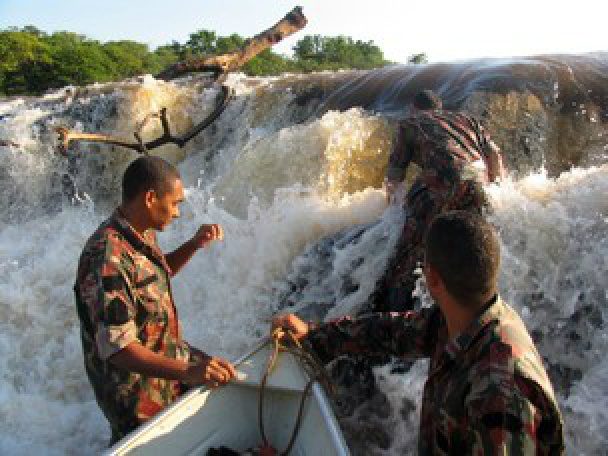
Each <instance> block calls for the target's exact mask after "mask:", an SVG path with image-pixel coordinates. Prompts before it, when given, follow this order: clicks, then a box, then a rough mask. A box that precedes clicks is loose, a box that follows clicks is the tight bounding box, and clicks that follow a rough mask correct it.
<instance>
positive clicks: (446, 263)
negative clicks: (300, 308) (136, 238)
mask: <svg viewBox="0 0 608 456" xmlns="http://www.w3.org/2000/svg"><path fill="white" fill-rule="evenodd" d="M424 253H425V264H424V276H425V280H426V283H427V286H428V289H429V292H430V294H431V296H432V297H433V299H434V301H435V303H436V305H434V306H432V307H430V308H422V309H420V310H418V311H409V312H400V313H398V312H386V313H372V314H368V315H363V316H360V317H358V318H357V319H352V318H349V317H344V318H341V319H338V320H335V321H333V322H329V323H324V324H320V325H318V324H307V323H304V322H303V321H301V320H300V319H299V318H297V317H296V316H295V315H281V316H277V317H275V318H274V320H273V327H274V328H282V329H284V330H288V331H291V332H292V334H294V335H295V337H297V338H299V339H301V340H305V341H306V342H308V343H309V344H310V345H311V346H312V348H313V349H314V351H315V352H316V353H317V354H318V355H319V356H320V358H321V360H323V361H325V362H327V361H329V360H331V359H334V358H336V357H337V356H340V355H345V354H357V355H370V356H371V355H394V356H398V357H402V358H404V359H416V358H430V365H429V372H428V377H427V380H426V383H425V386H424V393H423V397H422V410H421V418H420V435H419V444H418V449H419V454H421V455H470V454H471V455H482V454H501V455H503V454H505V455H506V454H508V455H534V454H535V455H560V454H563V451H564V441H563V424H562V418H561V414H560V411H559V407H558V404H557V401H556V399H555V394H554V392H553V388H552V386H551V382H550V381H549V378H548V376H547V374H546V372H545V369H544V367H543V362H542V359H541V357H540V355H539V354H538V352H537V350H536V348H535V346H534V343H533V341H532V339H531V338H530V336H529V334H528V332H527V330H526V328H525V326H524V323H523V322H522V320H521V319H520V317H519V316H518V315H517V313H516V312H515V311H514V310H513V309H512V308H511V307H510V306H509V305H508V304H506V303H505V302H504V301H502V300H501V298H500V296H498V294H497V282H498V272H499V266H500V246H499V241H498V236H497V235H496V233H495V231H494V229H493V228H492V226H491V225H490V224H488V223H487V222H485V221H484V220H483V218H482V217H481V216H479V215H476V214H473V213H470V212H467V211H451V212H446V213H444V214H441V215H439V216H437V217H436V218H435V219H434V221H433V222H432V224H431V226H430V228H429V230H428V234H427V236H426V246H425V252H424Z"/></svg>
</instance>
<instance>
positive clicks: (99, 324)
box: [74, 210, 190, 441]
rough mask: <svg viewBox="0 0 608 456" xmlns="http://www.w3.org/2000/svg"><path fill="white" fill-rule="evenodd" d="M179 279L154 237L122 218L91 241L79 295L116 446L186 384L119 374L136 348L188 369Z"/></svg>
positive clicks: (89, 359)
mask: <svg viewBox="0 0 608 456" xmlns="http://www.w3.org/2000/svg"><path fill="white" fill-rule="evenodd" d="M170 276H171V271H170V268H169V266H168V264H167V262H166V260H165V256H164V255H163V254H162V253H161V251H160V250H159V248H158V246H157V245H156V238H155V234H154V232H153V231H151V230H150V231H147V232H146V235H145V237H144V238H142V237H141V236H140V235H139V234H138V233H137V232H136V231H134V230H133V228H131V226H130V225H129V224H128V222H127V221H126V220H125V219H124V218H123V217H122V216H121V215H120V212H119V211H118V210H117V211H115V212H114V214H113V215H112V216H111V217H110V218H109V219H108V220H106V221H105V222H104V223H102V224H101V226H100V227H99V228H98V229H97V231H96V232H95V233H94V234H93V235H92V236H91V238H90V239H89V240H88V241H87V243H86V245H85V247H84V250H83V252H82V255H81V257H80V262H79V265H78V273H77V279H76V285H75V286H74V291H75V294H76V304H77V310H78V315H79V318H80V322H81V338H82V346H83V353H84V361H85V369H86V372H87V375H88V377H89V380H90V382H91V385H92V386H93V390H94V391H95V397H96V399H97V402H98V403H99V406H100V407H101V409H102V411H103V413H104V414H105V416H106V417H107V419H108V421H109V422H110V426H111V428H112V440H113V441H116V440H118V439H119V438H121V437H123V436H124V435H125V434H127V433H128V432H130V431H132V430H133V429H134V428H135V427H137V426H138V425H139V424H141V423H142V422H143V421H145V420H147V419H148V418H150V417H152V416H154V415H155V414H156V413H158V412H159V411H160V410H162V409H164V408H165V407H166V406H167V405H169V404H170V403H171V402H173V401H174V400H175V399H176V398H177V396H178V395H179V394H180V392H181V386H180V384H179V382H177V381H174V380H164V379H160V378H153V377H148V376H145V375H141V374H137V373H134V372H129V371H126V370H123V369H120V368H118V367H116V366H115V365H114V364H112V363H111V362H109V361H108V359H109V358H110V357H111V356H112V355H114V354H115V353H117V352H118V351H120V350H122V349H123V348H124V347H126V346H127V345H128V344H130V343H131V342H134V341H136V342H138V343H140V344H141V345H143V346H144V347H146V348H148V349H150V350H151V351H153V352H155V353H159V354H162V355H164V356H167V357H169V358H174V359H181V360H184V361H188V360H189V358H190V355H189V346H188V345H187V344H186V343H185V342H184V341H183V340H182V336H181V330H180V326H179V322H178V319H177V311H176V309H175V305H174V303H173V297H172V295H171V286H170V282H169V279H170Z"/></svg>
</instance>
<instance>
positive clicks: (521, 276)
mask: <svg viewBox="0 0 608 456" xmlns="http://www.w3.org/2000/svg"><path fill="white" fill-rule="evenodd" d="M245 82H246V81H244V80H243V79H239V78H235V80H234V81H233V84H234V86H235V87H236V88H237V94H238V97H237V100H236V101H235V103H234V104H233V105H232V106H231V107H230V108H229V110H228V111H227V112H226V113H225V114H223V115H222V116H223V117H221V120H220V122H218V125H217V127H216V130H215V132H213V133H211V132H209V133H207V132H206V133H205V134H203V135H202V136H201V138H199V139H197V140H195V141H193V144H191V145H189V146H188V147H187V148H186V150H185V151H180V152H179V154H177V155H174V157H176V159H177V160H181V162H180V165H179V167H180V171H181V172H182V175H183V177H184V181H185V188H186V201H185V203H184V204H183V205H182V208H181V209H182V216H181V218H180V219H179V220H177V221H176V222H175V223H174V224H173V225H171V227H169V228H168V229H167V231H166V232H164V233H162V234H161V235H160V244H161V246H162V247H163V248H164V249H165V250H171V249H172V248H174V247H176V246H178V245H179V244H180V243H181V242H183V241H185V240H187V239H188V238H189V236H191V235H192V234H193V233H194V231H195V230H196V229H197V227H198V226H199V225H200V224H201V223H211V222H213V223H220V224H222V226H223V227H224V230H225V240H224V241H223V242H221V243H215V244H213V245H211V246H210V247H209V248H208V249H206V251H202V252H199V253H198V254H197V255H196V256H195V257H194V258H193V259H192V260H191V261H190V263H189V264H188V265H187V266H186V268H185V269H184V270H183V271H181V272H180V274H179V275H178V276H177V277H176V278H175V280H174V294H175V299H176V302H177V307H178V312H179V316H180V319H181V321H182V325H183V328H184V333H185V337H186V339H187V340H188V341H190V342H192V343H193V344H195V345H197V346H199V347H201V348H202V349H204V350H206V351H208V352H210V353H214V354H219V355H223V356H226V357H229V358H236V357H238V356H239V355H240V354H242V353H243V352H244V351H245V350H246V349H247V348H248V347H250V346H252V345H253V344H254V343H255V341H256V340H257V339H259V338H260V337H262V336H264V335H265V334H266V332H267V331H268V326H269V324H268V320H269V318H270V317H271V315H272V314H273V312H275V311H276V310H277V309H278V308H279V307H280V306H279V303H278V302H277V298H278V296H280V295H281V294H282V293H284V291H285V287H286V283H288V282H289V280H288V278H289V277H296V276H302V274H308V276H306V277H317V278H318V280H319V282H318V283H309V284H308V285H307V286H304V287H302V288H301V290H300V293H301V294H300V296H299V302H300V303H302V304H306V305H307V306H310V305H312V303H314V302H316V301H318V298H319V296H321V295H323V296H325V297H327V296H330V297H331V301H332V302H335V306H334V307H332V308H331V309H323V310H322V311H321V313H322V314H323V315H326V316H337V315H342V314H345V313H354V312H356V311H357V309H359V308H361V306H362V305H363V304H364V303H365V299H366V297H367V295H368V294H369V292H371V290H372V287H373V284H374V280H375V278H376V277H378V276H379V275H380V273H381V270H382V267H383V266H384V264H385V263H386V260H387V255H388V248H389V246H390V245H391V243H392V242H394V240H395V239H396V235H397V232H398V220H399V214H397V213H395V210H394V209H389V210H386V208H385V203H384V194H383V193H382V191H381V190H380V189H379V188H376V187H377V186H378V183H379V176H381V175H382V173H383V168H382V164H381V163H382V161H383V160H386V154H387V152H388V148H389V147H390V128H389V127H388V125H387V123H386V121H385V120H384V119H383V118H382V117H381V116H377V115H372V114H368V113H366V112H365V111H362V110H359V109H351V110H348V111H345V112H342V113H339V112H328V113H326V114H324V115H323V116H322V117H320V118H311V119H310V120H307V121H305V122H294V121H290V120H289V115H287V114H288V113H287V114H286V113H285V108H279V107H278V106H279V105H280V104H281V103H283V102H284V103H287V102H289V101H290V99H291V95H290V94H289V93H281V94H279V95H276V96H275V97H274V98H273V100H274V103H268V102H267V101H265V100H264V99H263V98H260V97H259V96H258V97H256V94H255V91H252V90H251V87H249V86H247V84H245ZM273 83H274V80H273V79H268V80H256V84H261V85H262V86H268V87H266V89H267V90H271V89H270V88H269V87H270V86H272V84H273ZM142 90H143V91H144V92H145V98H144V99H145V100H146V101H145V102H143V101H141V102H140V103H143V104H142V106H143V108H141V109H140V108H133V103H135V102H136V101H134V100H139V99H140V98H139V95H137V94H138V93H139V92H140V91H142ZM102 92H103V97H102V96H101V95H100V93H102ZM193 94H198V95H193ZM189 95H192V96H193V97H194V98H188V96H189ZM212 95H213V93H212V92H210V91H196V90H194V89H193V88H192V87H189V86H188V85H187V84H184V85H182V86H179V85H173V84H164V83H156V82H155V81H150V80H149V79H147V80H144V81H143V82H140V83H133V84H131V85H123V86H117V87H113V86H111V87H106V88H105V89H104V90H103V91H102V90H101V89H99V90H98V91H95V90H93V91H92V94H91V95H90V97H89V98H85V100H87V99H88V102H86V103H85V102H82V101H66V100H65V99H64V97H63V95H61V94H55V95H54V98H53V97H52V96H51V97H50V98H51V100H50V101H49V102H48V103H46V104H43V103H40V102H32V101H11V102H5V103H0V113H2V115H3V116H4V117H2V118H0V137H1V138H3V139H11V140H13V141H15V142H17V143H19V144H20V145H22V149H14V148H6V147H4V148H0V158H1V160H0V161H1V162H2V163H3V167H2V171H3V173H4V174H2V176H3V177H2V178H3V181H4V184H2V185H1V190H2V192H3V195H2V197H1V199H0V201H1V202H2V205H3V206H2V211H3V212H4V213H6V214H8V217H6V218H5V219H4V220H2V221H1V222H0V227H1V228H0V353H1V354H2V356H0V372H2V374H1V376H0V454H17V455H19V454H22V455H29V454H36V453H40V454H96V453H98V452H99V451H100V450H101V449H103V448H104V446H105V445H106V443H107V441H108V440H109V437H110V433H109V427H108V425H107V423H106V421H105V419H104V417H103V415H102V414H101V412H100V410H99V409H98V407H97V405H96V403H95V400H94V397H93V393H92V390H91V388H90V386H89V384H88V381H87V378H86V375H85V372H84V367H83V360H82V351H81V345H80V338H79V325H78V318H77V315H76V312H75V308H74V301H73V296H72V286H73V281H74V274H75V270H76V264H77V259H78V256H79V254H80V250H81V248H82V246H83V244H84V242H85V241H86V239H87V238H88V236H89V235H90V234H91V233H92V232H93V231H94V229H95V228H96V227H97V225H98V224H99V223H100V222H101V221H102V220H103V219H104V218H105V217H106V216H107V215H108V212H109V210H110V209H111V207H112V206H113V204H114V203H115V202H116V201H117V195H118V191H119V179H117V176H118V177H119V176H120V174H121V172H122V169H124V166H126V164H127V163H128V161H129V160H130V159H132V158H133V156H134V155H132V154H129V153H125V152H122V151H120V150H118V149H114V150H109V149H104V148H103V146H102V147H84V148H82V149H80V152H79V153H80V154H81V155H80V156H81V161H80V162H79V164H80V166H82V167H83V168H82V169H84V170H85V171H84V172H81V173H75V174H74V176H73V180H74V182H75V183H76V186H77V188H78V189H80V190H81V193H80V194H79V196H78V198H79V199H80V200H81V203H80V204H77V205H72V204H71V202H70V201H69V199H67V198H66V197H62V196H61V192H60V191H58V189H57V185H56V184H54V183H53V182H55V181H54V180H53V179H56V177H54V176H56V174H61V173H64V172H65V170H66V169H67V165H66V163H65V159H63V158H61V157H57V156H55V155H54V154H53V149H52V147H51V146H50V144H51V143H50V142H49V140H50V138H51V134H50V133H49V126H50V125H53V124H56V123H59V122H60V120H61V121H65V119H77V118H78V115H80V114H81V113H82V112H88V113H89V114H88V115H89V117H86V116H85V118H84V119H83V120H78V122H80V124H78V122H76V121H74V125H75V126H76V127H77V128H78V125H80V128H82V129H85V130H87V131H90V130H91V128H92V126H93V125H95V124H96V123H97V124H99V125H101V126H100V127H99V128H100V129H103V128H105V127H108V128H109V129H110V127H112V128H111V130H113V129H114V128H116V129H118V130H121V129H125V130H128V129H129V128H130V125H131V123H130V122H132V121H133V119H132V117H133V116H135V117H137V116H141V115H144V114H145V112H144V111H146V110H147V109H150V107H151V106H157V105H159V103H165V102H166V101H167V100H172V99H173V98H175V97H177V98H179V99H182V100H186V99H194V100H195V101H194V102H189V103H186V104H184V106H174V107H173V109H174V110H175V114H174V115H175V116H176V119H182V120H178V125H180V126H183V125H186V124H187V123H188V121H187V119H188V115H189V114H193V115H194V114H195V115H196V116H204V112H205V109H206V108H207V106H205V107H199V106H198V105H197V103H200V104H204V103H205V100H209V99H212ZM157 98H158V99H157ZM159 100H160V101H159ZM277 100H278V101H277ZM87 103H88V106H89V107H90V109H89V108H87V107H86V106H87ZM75 104H77V105H78V110H76V108H74V105H75ZM106 104H111V105H115V106H117V107H118V109H117V112H118V113H119V114H118V115H117V117H112V119H111V121H107V120H105V121H104V119H105V117H104V116H105V115H106V113H107V111H108V110H107V108H104V106H106ZM127 107H128V109H127ZM204 108H205V109H204ZM66 109H72V111H69V112H68V113H67V114H66ZM87 109H89V110H88V111H87ZM74 111H78V114H73V112H74ZM91 113H92V114H91ZM95 113H100V114H95ZM120 113H128V114H120ZM277 113H283V114H282V115H279V114H277ZM70 116H72V117H70ZM96 116H97V117H96ZM104 122H105V123H104ZM230 131H232V133H229V132H230ZM210 150H213V151H214V152H215V154H214V155H213V156H210V155H209V151H210ZM168 153H169V152H168ZM172 153H174V154H175V151H173V152H172ZM86 154H89V155H86ZM95 154H97V155H95ZM159 154H162V151H161V152H159ZM82 157H84V158H82ZM100 164H103V165H104V166H103V167H100V166H99V165H100ZM607 178H608V165H603V166H600V167H591V168H586V169H573V170H572V171H570V172H567V173H563V174H562V175H560V176H559V177H558V178H555V179H550V178H548V177H547V176H546V175H545V174H544V173H542V172H535V173H532V174H529V175H528V176H525V177H523V178H521V179H518V180H507V181H505V182H503V183H501V184H500V185H495V186H492V187H490V188H489V192H490V195H491V200H492V206H493V215H492V216H491V218H492V221H493V222H494V223H495V224H496V225H497V227H498V228H499V230H500V232H501V239H502V245H503V269H502V275H501V291H502V294H503V296H504V298H505V299H506V300H507V301H509V302H510V303H511V304H512V305H513V306H514V307H515V308H516V309H518V310H519V312H520V313H521V315H522V317H523V318H524V320H525V321H526V323H527V325H528V328H529V329H530V331H531V332H533V334H535V338H536V339H537V340H538V346H539V349H540V351H541V353H542V355H543V356H544V357H545V359H546V360H547V362H548V364H549V365H550V367H549V372H550V375H551V377H552V379H553V380H554V383H555V386H556V390H557V392H558V398H559V401H560V404H561V406H562V411H563V413H564V418H565V421H566V428H567V446H568V452H569V453H570V454H602V452H604V451H605V448H606V447H607V446H608V441H607V436H608V419H607V417H606V413H607V412H606V410H608V408H607V406H608V403H607V402H606V397H608V382H607V380H608V361H606V359H605V357H604V356H603V353H605V352H606V349H607V348H608V347H607V340H606V339H607V336H606V335H605V327H606V324H605V321H606V318H607V315H606V312H607V301H608V297H607V292H606V286H605V273H606V269H607V268H606V261H607V260H606V257H607V253H608V249H607V247H608V245H607V244H608V240H607V239H608V237H607V235H606V234H607V231H608V230H607V224H608V198H606V195H608V179H607ZM8 183H10V187H9V185H8ZM375 186H376V187H375ZM376 220H380V222H379V223H377V224H375V225H373V226H371V227H370V228H368V229H366V230H365V231H364V232H363V234H361V235H358V236H357V237H356V241H352V231H351V232H350V235H349V229H350V227H352V226H353V225H362V224H368V223H370V222H374V221H376ZM335 233H343V234H335ZM331 235H334V238H333V240H332V242H328V243H326V244H323V243H321V245H325V247H324V249H325V250H324V252H325V253H324V256H321V257H322V258H324V260H323V263H322V264H320V263H319V261H320V260H319V258H321V257H320V256H319V254H318V250H317V254H314V252H315V247H316V246H317V245H319V244H318V243H319V241H320V240H322V239H328V238H327V236H330V237H331ZM349 236H351V237H349ZM324 242H325V241H324ZM315 271H317V273H316V275H315ZM319 271H320V272H319ZM286 278H287V279H286ZM345 283H348V287H346V286H345ZM346 289H348V292H345V290H346ZM353 290H355V291H353ZM390 372H391V369H390V366H384V367H379V368H377V369H376V378H377V384H378V386H379V388H380V390H381V391H382V392H383V393H385V394H386V397H387V404H388V407H387V412H386V417H384V418H382V420H380V424H381V425H382V426H383V427H384V428H387V429H394V431H393V432H392V441H391V442H390V444H389V445H388V448H381V447H379V446H374V445H370V446H365V445H364V446H363V448H360V447H355V448H353V452H354V453H355V454H365V453H367V454H369V453H370V452H373V453H377V454H403V452H404V451H405V452H406V454H409V453H411V452H414V451H415V450H414V449H415V442H416V436H417V432H418V431H417V428H418V413H419V407H420V392H421V388H422V384H423V381H424V378H425V374H426V371H425V365H424V363H419V364H416V365H415V366H414V368H413V369H412V370H411V371H410V373H408V374H407V375H396V374H391V373H390ZM356 419H357V418H356V417H355V427H354V429H355V431H356V430H357V424H356ZM361 419H364V418H361ZM349 420H351V421H352V418H349ZM363 426H364V423H363V422H362V423H361V428H360V429H363ZM349 429H352V428H351V426H349ZM349 432H352V431H349ZM346 437H347V440H349V435H348V433H347V435H346ZM351 440H352V441H355V439H354V438H353V439H351Z"/></svg>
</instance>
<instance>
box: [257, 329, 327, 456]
mask: <svg viewBox="0 0 608 456" xmlns="http://www.w3.org/2000/svg"><path fill="white" fill-rule="evenodd" d="M284 335H286V336H287V338H288V344H285V343H281V339H283V338H284V337H283V336H284ZM271 341H272V344H273V350H272V353H271V354H270V357H269V358H268V364H267V365H266V370H265V371H264V375H263V376H262V381H261V382H260V398H259V402H258V424H259V426H260V434H261V435H262V441H263V442H264V445H266V446H270V444H269V443H268V438H267V437H266V432H265V431H264V413H263V411H264V392H265V390H266V381H267V380H268V376H269V375H270V372H272V369H273V368H274V366H275V364H276V361H277V358H278V356H279V352H281V351H285V352H288V353H290V354H291V355H292V356H294V358H296V360H297V361H299V363H300V365H301V366H302V368H303V369H304V371H305V372H306V374H307V375H308V378H309V381H308V383H307V384H306V387H305V388H304V391H303V392H302V399H300V405H299V408H298V415H297V417H296V423H295V425H294V429H293V431H292V433H291V438H290V439H289V443H288V445H287V448H286V449H285V450H284V451H283V452H282V453H280V454H281V455H282V456H287V455H288V454H289V452H290V451H291V449H292V448H293V444H294V443H295V441H296V437H297V436H298V432H299V431H300V426H301V424H302V416H303V415H304V404H305V402H306V399H307V397H308V395H309V394H310V390H311V388H312V386H313V384H314V383H315V382H316V381H318V382H319V383H321V384H322V385H323V386H324V387H325V389H326V391H329V392H331V391H333V388H332V385H331V382H330V380H329V376H328V375H327V373H326V372H325V369H324V368H323V365H322V364H321V363H319V361H317V359H316V358H315V357H314V356H313V354H312V353H310V352H309V351H308V350H306V349H305V348H304V347H302V344H301V343H300V341H299V340H298V339H296V337H295V336H294V335H293V333H291V332H290V331H287V332H285V331H284V330H282V329H280V328H277V329H275V330H274V331H273V333H272V335H271Z"/></svg>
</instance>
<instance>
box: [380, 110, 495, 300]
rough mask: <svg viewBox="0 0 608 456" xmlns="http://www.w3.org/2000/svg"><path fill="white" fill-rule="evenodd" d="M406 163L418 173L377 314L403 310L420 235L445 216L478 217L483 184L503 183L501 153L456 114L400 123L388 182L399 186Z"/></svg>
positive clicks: (424, 116) (412, 283)
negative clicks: (467, 213) (453, 213)
mask: <svg viewBox="0 0 608 456" xmlns="http://www.w3.org/2000/svg"><path fill="white" fill-rule="evenodd" d="M410 163H414V164H416V165H418V166H419V167H420V173H419V174H418V177H417V178H416V180H415V181H414V183H413V184H412V186H411V187H410V189H409V190H408V193H407V195H406V197H405V201H404V208H405V211H406V213H407V217H406V219H405V224H404V226H403V231H402V233H401V236H400V237H399V240H398V242H397V245H396V247H395V252H394V254H393V256H392V258H391V260H390V263H389V265H388V266H387V268H386V272H385V274H384V275H383V276H382V278H381V279H380V280H379V282H378V284H377V288H376V289H377V290H378V291H379V292H378V293H375V294H374V296H375V298H373V300H372V301H373V308H374V309H375V310H407V309H409V308H411V293H412V291H413V290H414V287H415V283H416V278H417V277H416V276H415V275H414V274H413V273H414V271H415V270H416V268H417V263H418V262H419V261H421V260H422V257H423V244H424V235H425V232H426V229H427V227H428V226H429V225H430V223H431V221H432V220H433V218H435V216H437V215H438V214H440V213H442V212H445V211H448V210H466V211H471V212H475V213H478V214H480V215H481V214H482V209H483V208H484V207H486V205H487V197H486V193H485V191H484V189H483V184H484V183H486V182H489V181H493V180H494V179H495V178H497V177H502V176H504V174H505V170H504V168H503V165H502V159H501V156H500V150H499V149H498V147H497V146H496V144H494V143H493V142H492V140H491V139H490V137H489V136H488V134H487V133H486V132H485V130H484V129H483V127H482V126H481V125H480V124H479V122H477V121H476V120H475V119H473V118H471V117H469V116H467V115H464V114H461V113H456V112H448V111H441V110H437V111H422V112H420V113H418V114H416V115H414V116H411V117H409V118H407V119H406V120H404V121H403V122H402V123H401V124H400V126H399V130H398V132H397V137H396V140H395V144H394V146H393V149H392V151H391V154H390V157H389V164H388V168H387V174H386V178H387V181H388V182H389V183H391V184H396V183H398V182H400V181H401V180H402V179H403V178H404V176H405V173H406V170H407V167H408V166H409V165H410Z"/></svg>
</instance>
